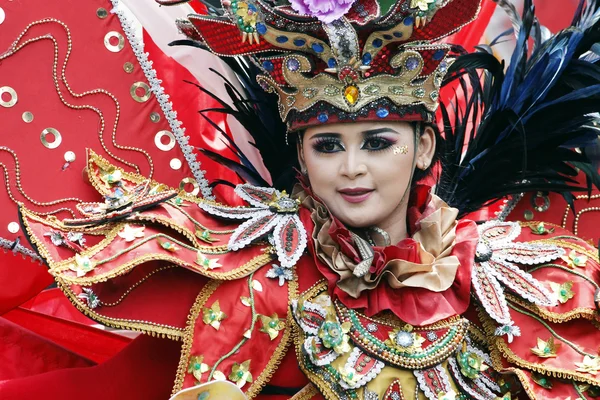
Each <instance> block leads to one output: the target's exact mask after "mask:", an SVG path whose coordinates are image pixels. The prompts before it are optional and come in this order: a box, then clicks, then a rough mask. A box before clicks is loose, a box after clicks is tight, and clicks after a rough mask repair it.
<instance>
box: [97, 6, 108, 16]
mask: <svg viewBox="0 0 600 400" xmlns="http://www.w3.org/2000/svg"><path fill="white" fill-rule="evenodd" d="M96 16H97V17H98V18H100V19H104V18H106V17H108V11H106V8H102V7H100V8H99V9H97V10H96Z"/></svg>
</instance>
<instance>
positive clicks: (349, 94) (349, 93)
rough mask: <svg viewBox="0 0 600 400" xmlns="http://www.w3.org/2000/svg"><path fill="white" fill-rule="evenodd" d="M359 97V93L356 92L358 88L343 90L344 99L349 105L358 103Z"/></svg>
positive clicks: (349, 87)
mask: <svg viewBox="0 0 600 400" xmlns="http://www.w3.org/2000/svg"><path fill="white" fill-rule="evenodd" d="M359 95H360V92H359V91H358V88H357V87H356V86H348V87H347V88H346V89H345V90H344V98H345V99H346V101H347V102H348V103H350V104H354V103H356V102H357V101H358V97H359Z"/></svg>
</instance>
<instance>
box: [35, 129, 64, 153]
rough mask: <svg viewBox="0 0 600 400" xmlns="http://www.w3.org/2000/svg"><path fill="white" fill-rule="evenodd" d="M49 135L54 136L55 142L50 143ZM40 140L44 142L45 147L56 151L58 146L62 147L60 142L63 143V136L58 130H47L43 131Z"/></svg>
mask: <svg viewBox="0 0 600 400" xmlns="http://www.w3.org/2000/svg"><path fill="white" fill-rule="evenodd" d="M48 135H52V136H54V140H53V141H52V142H48V139H46V136H48ZM40 140H41V141H42V144H43V145H44V147H47V148H49V149H55V148H57V147H58V146H60V142H62V136H61V135H60V132H59V131H57V130H56V129H54V128H46V129H44V130H43V131H42V134H41V135H40Z"/></svg>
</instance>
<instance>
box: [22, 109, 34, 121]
mask: <svg viewBox="0 0 600 400" xmlns="http://www.w3.org/2000/svg"><path fill="white" fill-rule="evenodd" d="M22 117H23V121H25V122H27V123H30V122H31V121H33V113H32V112H30V111H25V112H24V113H23V116H22Z"/></svg>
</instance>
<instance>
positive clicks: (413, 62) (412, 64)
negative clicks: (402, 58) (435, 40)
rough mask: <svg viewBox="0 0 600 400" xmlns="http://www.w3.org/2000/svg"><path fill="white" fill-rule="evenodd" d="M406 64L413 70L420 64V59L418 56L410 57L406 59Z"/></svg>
mask: <svg viewBox="0 0 600 400" xmlns="http://www.w3.org/2000/svg"><path fill="white" fill-rule="evenodd" d="M405 65H406V68H407V69H408V70H409V71H412V70H414V69H415V68H417V67H418V66H419V59H418V58H417V57H409V58H408V59H406V64H405Z"/></svg>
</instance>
